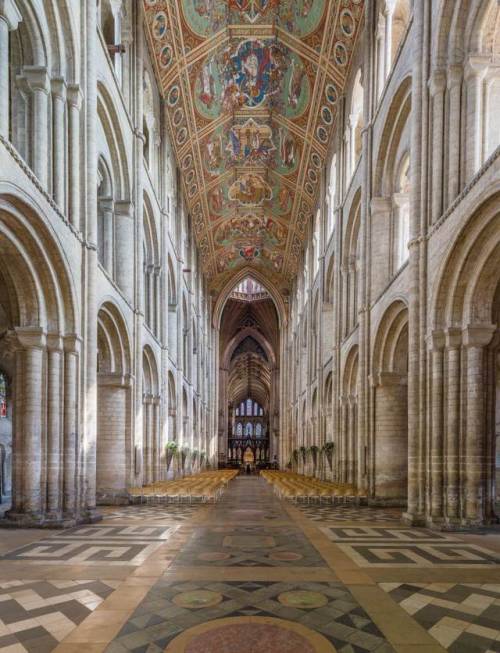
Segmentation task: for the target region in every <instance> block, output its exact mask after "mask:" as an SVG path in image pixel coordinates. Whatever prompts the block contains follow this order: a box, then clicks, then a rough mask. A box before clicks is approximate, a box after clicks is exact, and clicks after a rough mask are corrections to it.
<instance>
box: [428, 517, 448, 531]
mask: <svg viewBox="0 0 500 653" xmlns="http://www.w3.org/2000/svg"><path fill="white" fill-rule="evenodd" d="M426 526H427V528H430V529H432V530H435V531H442V530H445V527H446V519H445V517H444V516H443V515H441V516H440V517H432V516H430V517H427V519H426Z"/></svg>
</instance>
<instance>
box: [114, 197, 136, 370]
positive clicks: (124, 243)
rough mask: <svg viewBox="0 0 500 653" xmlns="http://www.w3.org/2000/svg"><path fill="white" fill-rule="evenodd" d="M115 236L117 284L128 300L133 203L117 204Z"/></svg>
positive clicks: (131, 291)
mask: <svg viewBox="0 0 500 653" xmlns="http://www.w3.org/2000/svg"><path fill="white" fill-rule="evenodd" d="M141 233H142V231H141ZM114 235H115V252H116V257H115V271H116V283H117V284H118V286H119V287H120V289H121V290H122V291H123V294H124V295H125V296H126V297H127V298H128V299H132V297H133V294H134V257H133V256H132V255H131V249H130V246H131V243H133V242H134V205H133V204H132V203H131V202H128V201H117V202H115V234H114ZM141 251H142V246H141ZM141 270H142V267H141ZM141 276H142V275H141ZM141 361H142V358H141Z"/></svg>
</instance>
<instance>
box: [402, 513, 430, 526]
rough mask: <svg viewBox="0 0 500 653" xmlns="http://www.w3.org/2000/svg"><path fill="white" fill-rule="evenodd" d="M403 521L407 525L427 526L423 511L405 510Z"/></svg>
mask: <svg viewBox="0 0 500 653" xmlns="http://www.w3.org/2000/svg"><path fill="white" fill-rule="evenodd" d="M401 521H402V522H403V523H404V524H406V525H407V526H426V525H427V522H426V517H425V515H424V514H423V513H416V512H415V513H414V512H404V513H403V514H402V515H401Z"/></svg>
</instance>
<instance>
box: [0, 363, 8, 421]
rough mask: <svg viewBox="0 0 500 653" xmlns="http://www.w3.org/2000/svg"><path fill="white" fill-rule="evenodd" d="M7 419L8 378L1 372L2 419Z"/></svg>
mask: <svg viewBox="0 0 500 653" xmlns="http://www.w3.org/2000/svg"><path fill="white" fill-rule="evenodd" d="M2 417H7V377H6V376H5V374H2V372H0V418H2Z"/></svg>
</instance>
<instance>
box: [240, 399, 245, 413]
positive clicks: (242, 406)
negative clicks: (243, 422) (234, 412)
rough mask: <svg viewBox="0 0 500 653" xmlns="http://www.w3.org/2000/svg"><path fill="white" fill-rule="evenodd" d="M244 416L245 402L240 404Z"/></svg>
mask: <svg viewBox="0 0 500 653" xmlns="http://www.w3.org/2000/svg"><path fill="white" fill-rule="evenodd" d="M244 414H245V402H244V401H242V402H241V404H240V415H242V416H243V415H244Z"/></svg>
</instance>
